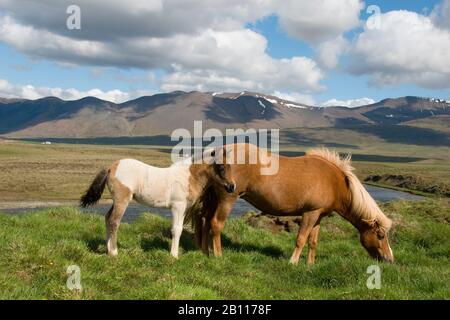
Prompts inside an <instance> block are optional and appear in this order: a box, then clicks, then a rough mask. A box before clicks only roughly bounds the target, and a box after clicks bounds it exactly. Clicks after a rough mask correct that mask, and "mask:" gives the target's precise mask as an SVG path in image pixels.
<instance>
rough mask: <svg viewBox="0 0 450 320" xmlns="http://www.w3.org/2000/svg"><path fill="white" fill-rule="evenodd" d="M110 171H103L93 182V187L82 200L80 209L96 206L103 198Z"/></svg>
mask: <svg viewBox="0 0 450 320" xmlns="http://www.w3.org/2000/svg"><path fill="white" fill-rule="evenodd" d="M108 174H109V172H108V170H106V169H103V170H102V171H100V172H99V173H98V174H97V176H96V177H95V179H94V181H92V183H91V186H90V187H89V189H88V190H86V193H85V194H84V195H83V196H82V197H81V199H80V207H82V208H86V207H89V206H92V205H94V204H96V203H97V202H98V201H99V200H100V198H101V197H102V194H103V191H104V190H105V186H106V181H107V180H108Z"/></svg>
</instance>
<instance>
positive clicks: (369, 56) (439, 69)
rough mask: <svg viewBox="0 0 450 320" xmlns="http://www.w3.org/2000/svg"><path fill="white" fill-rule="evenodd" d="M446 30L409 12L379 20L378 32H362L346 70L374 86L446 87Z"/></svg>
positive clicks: (449, 60) (449, 83)
mask: <svg viewBox="0 0 450 320" xmlns="http://www.w3.org/2000/svg"><path fill="white" fill-rule="evenodd" d="M449 48H450V30H446V29H443V28H440V27H438V26H436V25H435V23H434V21H433V19H432V18H431V17H427V16H423V15H420V14H417V13H415V12H410V11H391V12H388V13H385V14H382V15H381V16H380V27H379V28H367V27H366V28H365V29H364V31H363V32H362V33H361V34H359V35H358V37H357V39H356V41H355V43H354V46H353V48H352V49H351V51H350V66H349V70H350V71H351V72H352V73H353V74H357V75H363V74H367V75H369V81H370V83H371V84H373V85H376V86H383V85H392V84H398V83H415V84H417V85H419V86H422V87H426V88H431V89H437V88H449V87H450V54H449Z"/></svg>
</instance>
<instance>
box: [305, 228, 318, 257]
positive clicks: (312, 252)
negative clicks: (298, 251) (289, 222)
mask: <svg viewBox="0 0 450 320" xmlns="http://www.w3.org/2000/svg"><path fill="white" fill-rule="evenodd" d="M319 231H320V224H319V223H318V222H317V223H316V225H315V226H314V227H313V228H312V230H311V233H310V234H309V238H308V259H307V260H306V263H307V264H309V265H312V264H314V261H315V259H316V248H317V240H318V238H319Z"/></svg>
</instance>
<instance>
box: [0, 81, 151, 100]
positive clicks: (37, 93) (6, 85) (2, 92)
mask: <svg viewBox="0 0 450 320" xmlns="http://www.w3.org/2000/svg"><path fill="white" fill-rule="evenodd" d="M152 93H153V92H151V91H133V92H130V93H128V92H124V91H121V90H118V89H115V90H109V91H102V90H100V89H91V90H87V91H80V90H77V89H74V88H68V89H62V88H50V87H35V86H32V85H14V84H11V83H10V82H8V81H7V80H4V79H0V97H2V98H23V99H39V98H43V97H48V96H53V97H58V98H61V99H64V100H77V99H81V98H84V97H88V96H90V97H97V98H99V99H103V100H106V101H111V102H115V103H121V102H125V101H128V100H130V99H134V98H137V97H140V96H142V95H149V94H152Z"/></svg>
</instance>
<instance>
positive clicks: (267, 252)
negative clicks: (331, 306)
mask: <svg viewBox="0 0 450 320" xmlns="http://www.w3.org/2000/svg"><path fill="white" fill-rule="evenodd" d="M383 209H384V211H385V212H386V214H387V215H388V216H390V217H392V218H393V220H394V226H393V230H392V232H391V236H390V240H391V246H392V249H393V251H394V255H395V258H396V262H395V263H394V264H386V263H377V262H376V261H375V260H373V259H371V258H369V256H368V254H367V253H366V252H365V250H364V249H363V248H362V246H361V245H360V244H359V240H358V233H357V231H356V229H354V228H353V227H352V226H351V225H350V224H349V223H348V222H346V221H344V220H343V219H342V218H340V217H339V216H336V215H335V216H333V217H330V218H326V219H324V221H323V222H322V229H321V235H320V239H319V240H320V241H319V245H318V248H317V262H316V264H315V265H314V266H312V267H307V266H306V265H305V263H304V261H305V254H306V251H304V252H303V254H302V260H301V263H300V264H299V265H298V266H292V265H290V264H289V263H288V260H289V257H290V255H291V253H292V250H293V247H294V243H295V234H293V233H287V232H284V231H283V232H281V233H278V234H273V233H270V232H269V231H266V230H262V229H256V228H253V227H250V226H248V225H246V224H245V223H244V222H243V219H232V220H229V221H228V222H227V225H226V227H225V231H224V235H223V244H224V252H223V257H222V258H213V257H210V258H208V257H206V256H204V255H203V254H202V253H201V252H200V251H199V250H197V249H196V248H195V246H194V244H193V240H192V234H190V233H189V232H187V231H185V232H184V233H183V236H182V239H181V248H182V249H181V255H180V259H179V260H178V261H176V260H175V259H173V258H172V257H171V256H170V255H169V250H168V249H169V244H170V221H169V220H167V219H163V218H160V217H157V216H153V215H148V214H146V215H143V216H141V218H140V219H139V220H138V221H136V222H134V223H132V224H122V225H121V226H120V229H119V255H118V257H115V258H111V257H108V256H107V255H106V254H105V245H104V240H103V239H104V234H105V230H104V222H103V218H102V217H101V216H98V215H87V214H85V213H80V212H79V211H77V210H76V209H73V208H54V209H50V210H45V211H39V212H34V213H29V214H26V215H21V216H11V215H2V214H0V242H1V243H2V254H1V255H0V270H2V271H1V272H0V288H1V290H0V299H450V289H449V286H448V284H449V281H450V269H449V267H448V257H449V256H450V246H449V241H448V239H449V238H450V228H449V224H448V223H449V222H450V211H449V210H450V206H449V205H448V203H446V202H443V201H437V200H429V201H426V202H395V203H390V204H388V205H384V206H383ZM70 265H77V266H79V268H80V272H81V273H80V275H81V285H82V288H83V289H82V291H77V290H74V291H71V290H69V289H68V288H67V287H66V281H67V277H68V274H67V273H66V271H67V267H68V266H70ZM370 265H378V266H379V267H380V268H381V288H380V289H379V290H378V289H373V290H369V289H368V288H367V286H366V281H367V279H368V277H369V276H370V274H367V268H368V266H370Z"/></svg>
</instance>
